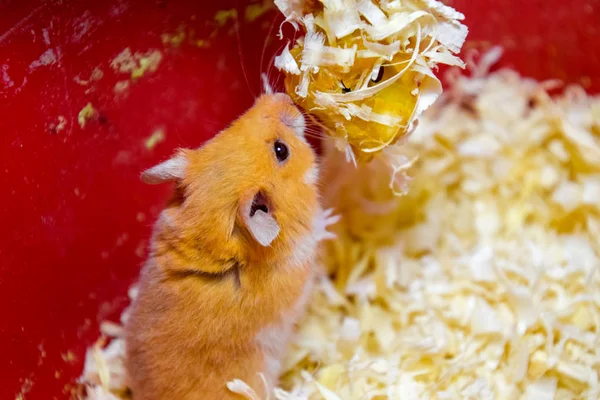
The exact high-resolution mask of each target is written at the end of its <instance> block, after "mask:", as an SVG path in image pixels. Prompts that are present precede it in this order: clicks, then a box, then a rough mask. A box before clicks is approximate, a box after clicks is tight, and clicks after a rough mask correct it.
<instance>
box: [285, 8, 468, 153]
mask: <svg viewBox="0 0 600 400" xmlns="http://www.w3.org/2000/svg"><path fill="white" fill-rule="evenodd" d="M275 4H276V5H277V7H278V8H279V10H280V11H281V12H282V13H283V15H284V16H285V18H286V21H287V22H290V23H291V24H292V25H293V26H294V27H295V28H296V29H300V28H302V29H303V30H304V32H305V36H303V37H300V38H298V39H297V40H295V42H294V43H292V46H291V49H290V46H289V45H288V46H287V47H286V48H285V49H284V50H283V51H282V52H281V54H280V55H279V56H278V57H277V58H276V59H275V66H276V67H277V68H278V69H280V70H281V71H283V72H284V73H285V76H286V78H285V86H286V91H287V93H288V94H289V95H290V96H291V97H292V99H293V101H294V102H295V103H297V104H299V105H300V106H301V107H303V108H304V109H305V110H306V111H307V112H308V113H309V115H314V116H316V117H318V118H319V119H320V121H321V122H322V123H323V126H324V127H325V128H326V129H325V132H326V133H328V134H329V135H330V136H332V137H333V138H335V139H336V142H337V147H338V148H339V149H342V150H345V152H346V155H347V157H348V158H349V159H353V160H354V161H355V162H356V161H357V160H358V161H361V160H370V159H371V158H372V157H373V155H374V154H377V153H379V152H381V151H382V150H383V149H385V148H386V147H388V146H390V145H391V144H394V143H395V142H396V141H398V139H400V138H402V137H405V136H406V135H407V134H408V133H410V132H411V130H412V128H413V127H414V126H415V121H416V120H417V118H418V117H419V116H420V115H421V113H422V112H423V111H425V110H426V109H427V108H428V107H429V106H430V105H431V104H433V102H434V101H435V100H436V99H437V98H438V97H439V95H440V94H441V92H442V85H441V83H440V81H439V80H438V78H437V77H436V75H435V73H434V70H435V68H436V67H437V65H438V64H446V65H456V66H460V67H464V64H463V62H462V61H461V60H460V59H459V58H458V57H457V56H456V55H455V54H457V53H458V52H459V51H460V50H461V48H462V46H463V43H464V41H465V38H466V36H467V32H468V29H467V27H466V26H465V25H463V24H461V23H460V22H459V21H461V20H463V19H464V15H463V14H461V13H459V12H457V11H456V10H454V9H453V8H451V7H448V6H446V5H444V4H443V3H442V2H440V1H437V0H402V1H398V0H378V1H372V0H275Z"/></svg>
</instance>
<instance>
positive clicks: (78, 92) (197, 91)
mask: <svg viewBox="0 0 600 400" xmlns="http://www.w3.org/2000/svg"><path fill="white" fill-rule="evenodd" d="M247 4H248V3H247V2H245V1H242V0H239V1H235V0H226V1H218V2H217V1H214V2H207V1H195V2H191V1H185V0H181V1H175V0H172V1H169V0H159V1H151V0H145V1H144V0H110V1H85V0H80V1H60V0H56V1H43V0H39V1H26V0H0V188H1V190H2V192H0V193H1V194H2V200H0V223H1V226H2V229H1V231H0V317H1V320H0V399H13V398H17V396H19V395H22V398H24V399H54V398H56V399H62V398H67V397H68V393H69V389H70V384H71V383H72V382H73V380H74V379H75V378H76V377H77V376H78V375H79V373H80V371H81V367H82V362H83V358H84V353H85V349H86V347H87V346H88V345H90V344H91V343H93V341H94V340H95V339H96V338H97V334H98V331H97V329H98V322H99V321H101V320H103V319H105V318H106V317H116V316H118V313H119V311H120V310H121V309H122V307H123V306H124V305H125V304H126V302H127V298H126V290H127V287H128V286H129V285H130V284H131V282H132V281H134V280H135V278H136V275H137V273H138V270H139V267H140V264H141V263H142V261H143V257H144V255H145V251H146V245H147V241H148V237H149V234H150V230H151V225H152V222H153V220H154V218H155V217H156V215H157V213H158V212H159V210H160V208H161V206H162V204H163V202H164V201H165V199H166V196H167V195H168V191H169V188H168V187H149V186H145V185H143V184H141V183H140V182H139V179H138V177H139V172H140V171H141V170H142V169H143V168H145V167H148V166H151V165H152V164H154V163H156V162H158V161H159V160H162V159H164V158H165V157H167V156H168V155H170V154H171V153H172V151H173V149H174V148H176V147H178V146H186V147H193V146H198V145H200V144H201V143H202V142H203V141H204V140H206V139H207V138H209V137H211V136H212V135H213V134H215V133H216V132H218V131H219V130H220V129H222V128H223V127H225V126H226V125H227V123H228V122H230V121H231V120H232V119H233V118H234V117H235V116H236V115H238V114H239V113H240V112H242V111H243V110H244V109H245V108H246V107H248V106H249V105H250V104H251V102H252V95H251V92H250V90H249V89H248V85H247V84H246V80H245V78H244V74H243V72H242V68H241V63H240V60H239V58H240V57H239V54H240V52H239V51H238V50H239V49H238V45H239V48H240V49H241V54H242V55H243V64H244V69H245V70H246V74H247V76H248V81H249V84H250V87H251V88H252V89H251V90H252V91H253V92H254V93H258V92H259V87H260V83H259V72H260V70H261V67H260V64H261V55H262V52H263V45H264V44H265V40H266V38H267V37H268V38H271V42H270V44H269V46H267V47H268V48H267V52H266V55H265V57H264V66H263V68H262V70H266V67H267V64H268V62H269V61H270V57H271V55H272V54H273V52H274V50H275V49H277V48H278V47H279V46H280V45H282V43H281V42H279V41H278V40H276V38H275V33H276V30H277V26H275V30H273V31H272V32H270V33H269V27H270V26H271V23H272V22H273V21H274V18H275V17H276V16H277V13H276V12H274V11H271V12H270V13H266V14H264V15H262V16H259V17H258V18H257V19H256V20H254V21H253V22H247V21H245V20H244V17H243V16H244V15H245V11H246V10H247ZM452 4H453V5H454V6H455V7H456V8H457V9H459V10H461V11H463V12H464V13H465V14H466V15H467V24H468V25H469V26H470V28H471V35H470V37H469V38H470V40H471V41H472V42H471V44H469V45H468V47H486V46H489V45H490V44H496V43H497V44H502V45H504V46H505V47H506V48H507V53H506V57H505V58H504V60H503V64H504V65H508V66H513V67H515V68H517V69H518V70H519V71H521V72H523V73H524V74H526V75H529V76H534V77H536V78H539V79H547V78H562V79H565V80H566V81H568V82H578V83H581V84H583V85H584V86H585V87H587V88H588V89H589V90H590V91H594V92H597V91H599V90H600V40H599V39H600V37H599V33H598V29H600V1H598V0H571V1H569V2H565V1H561V0H545V1H544V0H526V1H522V0H510V1H509V0H504V1H502V0H478V1H472V0H454V1H452ZM231 8H236V9H238V12H239V15H240V16H241V17H242V18H241V21H242V22H241V26H240V31H239V32H240V34H239V38H240V40H239V41H238V37H237V35H236V34H235V32H236V31H235V29H233V28H234V24H233V22H232V20H228V21H226V22H225V24H224V25H223V26H222V27H219V26H218V25H219V24H218V23H217V22H216V21H215V19H214V16H215V13H216V12H217V11H218V10H225V9H231ZM253 10H255V11H256V10H258V8H253ZM179 29H182V31H183V32H185V33H186V38H185V40H184V41H183V42H182V43H181V44H180V45H179V46H174V45H173V43H171V44H166V45H165V44H163V43H162V40H161V34H163V33H168V34H177V32H178V30H179ZM190 38H193V39H194V40H191V39H190ZM198 39H202V40H206V41H207V42H208V46H205V45H204V43H200V45H198V43H197V42H196V40H198ZM126 48H130V49H131V51H132V52H134V53H135V52H146V51H149V50H152V49H156V50H160V52H161V54H162V61H161V63H160V65H159V67H158V69H157V70H156V72H154V73H150V72H148V73H146V74H145V75H144V76H143V77H141V78H139V79H137V80H136V81H135V82H131V84H130V87H129V89H128V90H127V91H126V92H125V93H124V94H116V93H115V91H114V87H115V84H116V83H117V82H118V81H123V80H129V76H128V75H127V74H120V73H116V72H115V71H114V70H113V69H112V68H111V66H110V61H111V60H112V59H113V58H114V57H115V56H117V55H118V54H119V53H121V52H122V51H123V50H124V49H126ZM96 67H98V68H99V69H101V70H102V71H103V77H102V78H101V79H99V80H97V81H93V82H90V83H88V84H87V85H85V84H82V83H84V82H81V81H82V80H89V78H90V75H91V74H92V71H93V70H94V68H96ZM78 80H79V82H78ZM88 103H91V104H92V105H93V107H94V109H95V110H96V113H95V115H94V116H93V117H92V118H91V119H90V120H88V121H87V123H86V125H85V127H84V128H81V127H80V125H79V122H78V114H79V112H80V111H81V110H82V109H83V108H84V106H85V105H86V104H88ZM63 118H64V123H63V124H62V125H61V121H62V120H63ZM158 130H162V131H163V132H164V136H165V140H164V141H162V142H159V143H157V144H155V146H146V145H147V143H146V141H147V139H148V138H149V137H150V136H151V135H152V133H153V132H156V131H158ZM148 147H151V149H149V148H148Z"/></svg>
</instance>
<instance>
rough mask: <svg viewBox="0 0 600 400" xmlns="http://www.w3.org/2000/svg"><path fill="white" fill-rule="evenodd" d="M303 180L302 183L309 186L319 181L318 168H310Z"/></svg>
mask: <svg viewBox="0 0 600 400" xmlns="http://www.w3.org/2000/svg"><path fill="white" fill-rule="evenodd" d="M303 180H304V183H306V184H307V185H311V186H312V185H314V184H315V183H317V180H319V168H318V167H317V166H316V165H315V166H313V167H312V168H310V169H309V170H308V171H306V173H305V174H304V178H303Z"/></svg>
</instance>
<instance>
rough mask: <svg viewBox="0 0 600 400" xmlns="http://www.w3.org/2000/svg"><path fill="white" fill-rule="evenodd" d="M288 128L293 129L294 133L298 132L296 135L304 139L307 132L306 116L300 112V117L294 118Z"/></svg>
mask: <svg viewBox="0 0 600 400" xmlns="http://www.w3.org/2000/svg"><path fill="white" fill-rule="evenodd" d="M288 126H289V127H290V128H292V129H293V130H294V132H296V135H298V137H300V138H303V139H304V131H305V130H306V120H305V119H304V115H302V113H301V112H300V111H298V115H296V116H294V118H293V119H291V121H289V125H288Z"/></svg>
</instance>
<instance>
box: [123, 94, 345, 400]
mask: <svg viewBox="0 0 600 400" xmlns="http://www.w3.org/2000/svg"><path fill="white" fill-rule="evenodd" d="M304 127H305V121H304V117H303V115H302V113H300V112H299V110H298V109H297V108H296V107H295V106H294V105H293V103H292V101H291V99H290V98H289V97H288V96H287V95H285V94H282V93H278V94H268V95H263V96H262V97H260V98H259V99H257V100H256V103H255V104H254V106H253V107H252V108H250V110H248V111H247V112H246V113H245V114H243V115H242V116H241V117H240V118H239V119H238V120H236V121H235V122H234V123H233V124H232V125H231V126H230V127H229V128H227V129H226V130H224V131H222V132H221V133H219V134H218V135H217V136H215V137H214V138H213V139H212V140H210V141H209V142H207V143H206V144H204V145H203V146H202V147H201V148H199V149H196V150H181V151H179V152H178V153H177V154H176V155H175V156H174V157H173V158H171V159H170V160H167V161H165V162H163V163H161V164H159V165H157V166H155V167H153V168H151V169H149V170H147V171H146V172H144V173H143V174H142V179H143V180H144V181H145V182H147V183H150V184H158V183H165V182H174V183H175V186H176V189H175V193H174V195H173V197H172V199H171V201H170V202H169V203H168V205H167V207H166V208H165V209H164V211H162V213H161V215H160V217H159V219H158V221H157V223H156V225H155V228H154V234H153V238H152V245H151V254H150V256H149V259H148V261H147V263H146V265H145V267H144V268H143V271H142V274H141V278H140V290H139V295H138V297H137V299H136V301H135V302H134V303H133V305H132V312H131V316H130V318H129V320H128V323H127V325H126V347H127V356H126V366H127V370H128V374H129V379H130V386H131V389H132V391H133V397H134V399H140V400H166V399H177V400H200V399H205V400H213V399H214V400H217V399H218V400H222V399H239V398H240V397H239V396H238V395H237V394H234V393H232V392H230V391H229V390H228V389H227V386H226V385H227V383H228V382H230V381H232V380H234V379H241V380H242V381H244V382H245V383H247V384H248V385H249V386H250V387H252V388H253V389H254V390H255V391H256V393H258V394H259V395H260V396H261V398H262V397H263V396H266V394H267V393H266V392H267V391H268V390H270V388H272V387H274V385H275V384H276V380H277V377H278V374H279V368H280V360H281V357H282V356H283V352H284V351H285V348H286V344H287V341H288V338H289V336H290V334H291V333H292V330H293V325H294V323H295V321H296V320H297V318H298V317H299V315H300V313H301V312H302V310H303V308H304V304H305V302H306V300H307V297H308V294H309V291H310V284H311V277H312V274H313V270H312V267H311V263H312V262H313V258H314V256H315V250H316V245H317V243H318V242H319V241H320V240H322V239H326V238H329V237H331V234H329V233H328V232H327V231H326V228H327V226H328V225H329V224H331V223H333V222H335V221H336V218H335V217H331V214H330V213H329V212H322V210H321V208H320V206H319V199H318V193H317V189H316V181H317V177H318V169H317V164H316V158H315V154H314V153H313V150H312V149H311V147H310V145H309V144H308V143H307V141H306V140H305V137H304ZM261 373H262V376H261V375H260V374H261ZM263 377H264V378H265V379H264V380H265V381H266V384H265V382H264V381H263Z"/></svg>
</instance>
